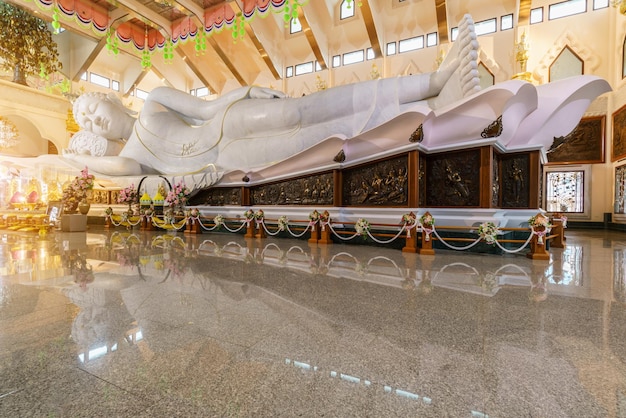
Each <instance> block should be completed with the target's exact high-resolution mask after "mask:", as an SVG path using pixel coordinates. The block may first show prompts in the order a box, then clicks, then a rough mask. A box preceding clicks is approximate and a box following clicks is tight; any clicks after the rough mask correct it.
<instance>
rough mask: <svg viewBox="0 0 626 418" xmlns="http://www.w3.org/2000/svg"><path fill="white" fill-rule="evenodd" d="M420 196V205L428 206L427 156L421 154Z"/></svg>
mask: <svg viewBox="0 0 626 418" xmlns="http://www.w3.org/2000/svg"><path fill="white" fill-rule="evenodd" d="M417 182H418V197H417V199H418V200H417V202H418V205H419V206H420V207H424V206H426V156H425V155H424V154H420V157H419V172H418V173H417Z"/></svg>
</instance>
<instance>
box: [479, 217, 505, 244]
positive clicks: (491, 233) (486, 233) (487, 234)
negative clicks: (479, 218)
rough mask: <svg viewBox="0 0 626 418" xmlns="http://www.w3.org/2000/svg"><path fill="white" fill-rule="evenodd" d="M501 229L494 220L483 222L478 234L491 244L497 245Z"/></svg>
mask: <svg viewBox="0 0 626 418" xmlns="http://www.w3.org/2000/svg"><path fill="white" fill-rule="evenodd" d="M499 233H500V230H499V229H498V227H497V226H496V224H494V223H493V222H483V223H482V224H480V226H479V227H478V235H480V238H481V239H483V240H485V242H486V243H487V244H489V245H495V244H496V239H497V236H498V234H499Z"/></svg>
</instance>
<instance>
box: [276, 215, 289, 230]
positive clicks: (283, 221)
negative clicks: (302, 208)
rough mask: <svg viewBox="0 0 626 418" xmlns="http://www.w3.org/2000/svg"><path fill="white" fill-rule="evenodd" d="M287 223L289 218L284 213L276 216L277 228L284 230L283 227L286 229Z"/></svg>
mask: <svg viewBox="0 0 626 418" xmlns="http://www.w3.org/2000/svg"><path fill="white" fill-rule="evenodd" d="M288 223H289V218H287V217H286V216H285V215H283V216H281V217H280V218H278V230H279V231H284V230H285V229H287V224H288Z"/></svg>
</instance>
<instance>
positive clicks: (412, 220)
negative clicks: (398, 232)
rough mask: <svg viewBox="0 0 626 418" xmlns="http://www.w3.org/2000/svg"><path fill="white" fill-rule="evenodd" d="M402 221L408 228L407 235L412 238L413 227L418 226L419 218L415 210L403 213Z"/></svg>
mask: <svg viewBox="0 0 626 418" xmlns="http://www.w3.org/2000/svg"><path fill="white" fill-rule="evenodd" d="M402 223H403V224H404V228H406V237H407V238H411V229H413V228H415V227H416V226H417V218H416V216H415V214H414V213H413V212H409V213H405V214H404V215H402Z"/></svg>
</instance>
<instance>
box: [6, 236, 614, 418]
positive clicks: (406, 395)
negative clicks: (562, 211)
mask: <svg viewBox="0 0 626 418" xmlns="http://www.w3.org/2000/svg"><path fill="white" fill-rule="evenodd" d="M551 255H552V258H551V260H549V261H533V260H530V259H527V258H526V257H525V256H524V255H523V254H519V253H518V254H507V255H490V254H470V253H465V252H462V253H461V252H453V251H449V250H448V251H443V250H439V251H438V252H437V254H436V255H434V256H420V255H416V254H403V253H402V252H400V251H399V250H394V249H387V248H379V247H369V246H364V245H342V244H334V245H332V246H324V247H318V246H309V245H308V243H307V242H306V241H301V240H291V239H282V240H279V239H267V240H263V241H261V240H248V241H246V240H245V239H244V238H243V237H242V236H238V235H227V234H204V235H199V236H188V235H184V234H182V233H179V234H177V235H176V234H158V233H148V232H137V233H128V232H124V231H116V232H108V231H105V230H102V229H97V228H96V227H91V228H90V230H89V231H88V232H87V233H80V232H75V233H62V232H54V233H51V234H49V235H48V236H46V237H38V236H35V235H29V234H27V233H22V234H20V233H5V232H1V231H0V417H135V416H139V417H174V416H181V417H295V416H303V417H322V416H323V417H395V416H400V417H409V416H410V417H486V416H488V417H550V418H554V417H626V345H625V344H626V235H625V234H623V233H617V232H604V231H601V232H588V231H576V230H568V231H567V245H566V248H565V249H552V251H551Z"/></svg>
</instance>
